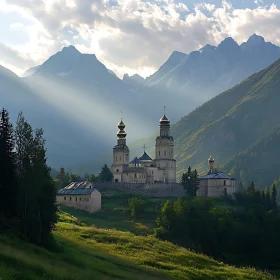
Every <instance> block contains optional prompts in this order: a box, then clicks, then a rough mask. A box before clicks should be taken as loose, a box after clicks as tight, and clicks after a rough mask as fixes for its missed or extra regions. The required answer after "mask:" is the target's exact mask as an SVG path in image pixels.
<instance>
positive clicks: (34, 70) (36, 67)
mask: <svg viewBox="0 0 280 280" xmlns="http://www.w3.org/2000/svg"><path fill="white" fill-rule="evenodd" d="M40 66H41V65H38V66H34V67H31V68H29V69H27V70H26V71H25V72H24V73H23V75H22V77H28V76H31V75H33V74H34V73H35V72H36V71H37V70H38V69H39V68H40Z"/></svg>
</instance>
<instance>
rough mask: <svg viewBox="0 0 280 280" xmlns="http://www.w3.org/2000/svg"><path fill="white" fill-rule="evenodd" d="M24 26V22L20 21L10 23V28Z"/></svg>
mask: <svg viewBox="0 0 280 280" xmlns="http://www.w3.org/2000/svg"><path fill="white" fill-rule="evenodd" d="M22 27H23V24H22V23H20V22H15V23H12V24H11V25H10V28H12V29H20V28H22Z"/></svg>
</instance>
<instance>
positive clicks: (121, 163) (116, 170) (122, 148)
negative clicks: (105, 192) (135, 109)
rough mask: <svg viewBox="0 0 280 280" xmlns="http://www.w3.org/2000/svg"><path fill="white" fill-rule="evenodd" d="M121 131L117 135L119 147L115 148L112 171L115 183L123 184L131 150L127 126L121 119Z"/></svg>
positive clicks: (119, 126) (119, 125) (119, 124)
mask: <svg viewBox="0 0 280 280" xmlns="http://www.w3.org/2000/svg"><path fill="white" fill-rule="evenodd" d="M118 128H119V131H118V133H117V137H118V139H117V145H116V146H115V147H114V148H113V164H112V167H111V171H112V173H113V180H114V182H120V183H121V182H123V173H124V172H125V171H126V169H127V168H128V165H129V149H128V147H127V145H126V135H127V134H126V131H125V130H124V129H125V124H124V122H123V120H122V118H121V121H120V122H119V123H118Z"/></svg>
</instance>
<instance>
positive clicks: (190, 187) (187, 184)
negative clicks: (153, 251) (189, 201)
mask: <svg viewBox="0 0 280 280" xmlns="http://www.w3.org/2000/svg"><path fill="white" fill-rule="evenodd" d="M181 184H182V185H183V187H184V189H185V190H186V192H187V195H188V196H190V197H195V196H196V192H197V190H198V187H197V186H198V174H197V171H196V169H195V170H194V171H192V169H191V167H190V166H189V168H188V171H187V173H183V175H182V180H181Z"/></svg>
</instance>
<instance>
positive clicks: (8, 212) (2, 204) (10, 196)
mask: <svg viewBox="0 0 280 280" xmlns="http://www.w3.org/2000/svg"><path fill="white" fill-rule="evenodd" d="M14 146H15V140H14V132H13V126H12V124H11V123H10V119H9V113H8V112H7V111H6V110H5V109H2V111H1V116H0V215H1V216H4V217H6V218H9V217H15V216H17V213H18V212H17V210H18V209H17V207H15V206H16V205H17V203H18V186H17V178H16V165H15V153H14Z"/></svg>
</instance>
